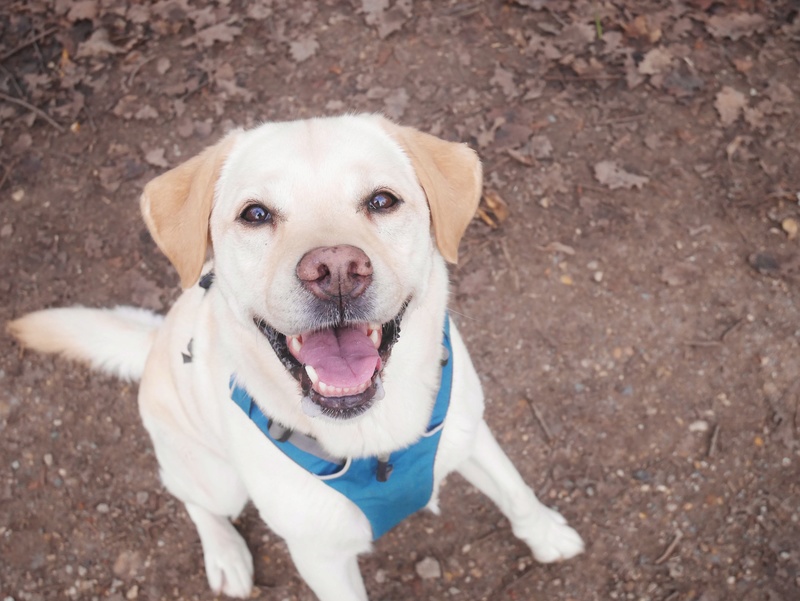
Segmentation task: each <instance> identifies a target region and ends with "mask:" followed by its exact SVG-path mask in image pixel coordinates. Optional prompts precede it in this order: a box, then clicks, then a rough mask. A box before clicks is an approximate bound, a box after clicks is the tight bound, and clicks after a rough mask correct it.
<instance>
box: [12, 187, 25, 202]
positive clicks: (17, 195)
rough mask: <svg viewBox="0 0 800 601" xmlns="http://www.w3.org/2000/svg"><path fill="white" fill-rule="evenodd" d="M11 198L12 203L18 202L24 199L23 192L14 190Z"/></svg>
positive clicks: (20, 189)
mask: <svg viewBox="0 0 800 601" xmlns="http://www.w3.org/2000/svg"><path fill="white" fill-rule="evenodd" d="M11 198H13V199H14V202H19V201H20V200H22V199H23V198H25V190H23V189H22V188H19V189H18V190H14V191H13V192H12V193H11Z"/></svg>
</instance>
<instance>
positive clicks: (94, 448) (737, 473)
mask: <svg viewBox="0 0 800 601" xmlns="http://www.w3.org/2000/svg"><path fill="white" fill-rule="evenodd" d="M798 8H800V6H799V5H798V3H797V2H791V1H773V2H768V1H766V0H727V1H714V0H685V1H683V2H682V1H679V0H647V1H642V2H634V1H633V0H628V1H626V0H601V1H589V0H551V1H547V0H516V1H506V2H503V1H500V0H491V1H490V0H486V1H484V2H470V1H468V0H461V1H456V0H447V1H441V2H440V1H433V0H427V1H423V0H418V1H416V2H414V1H413V0H363V1H358V0H351V1H350V2H348V1H335V0H327V1H323V2H311V1H305V2H289V1H288V0H258V1H254V2H245V1H244V0H217V1H216V2H203V1H201V0H194V1H193V0H163V1H158V2H151V1H149V0H142V2H136V3H133V2H131V3H128V2H124V1H122V0H80V1H75V2H71V1H68V0H55V1H54V2H53V1H50V0H6V1H5V2H4V3H3V7H2V8H0V124H1V125H2V128H1V129H0V164H1V165H2V171H1V172H0V257H2V260H0V298H2V303H0V322H5V321H6V320H8V319H10V318H13V317H15V316H18V315H20V314H22V313H24V312H26V311H29V310H34V309H40V308H43V307H50V306H61V305H70V304H74V303H81V304H86V305H91V306H106V305H113V304H117V303H128V304H138V305H142V306H146V307H150V308H153V309H157V310H159V311H163V310H166V309H167V308H168V307H169V305H170V303H171V302H172V301H173V300H174V298H175V297H176V295H177V288H178V286H177V278H176V275H175V273H174V272H173V270H172V269H171V267H170V266H169V264H168V263H167V261H166V260H165V259H164V258H163V257H162V256H161V255H160V254H159V253H158V251H157V250H156V248H155V246H154V244H153V242H152V241H151V240H150V238H149V235H148V234H147V232H146V229H145V227H144V225H143V223H142V221H141V219H140V217H139V212H138V202H137V201H138V196H139V193H140V192H141V189H142V187H143V185H144V183H145V182H146V181H147V180H148V179H150V178H151V177H153V176H155V175H156V174H158V173H160V172H162V171H164V170H165V169H166V168H167V167H170V166H173V165H176V164H178V163H180V162H181V161H182V160H184V159H186V158H187V157H189V156H191V155H192V154H193V153H195V152H198V151H199V150H200V149H202V148H203V147H204V146H205V145H207V144H209V143H211V142H212V141H214V140H215V139H217V138H218V137H219V136H220V135H221V134H222V133H223V132H225V131H226V130H227V129H229V128H231V127H233V126H234V125H244V126H247V125H252V124H255V123H258V122H260V121H263V120H273V119H281V120H284V119H290V118H298V117H308V116H313V115H325V114H337V113H341V112H346V111H379V112H383V113H385V114H387V115H389V116H391V117H393V118H395V119H398V120H400V121H401V122H403V123H405V124H408V125H414V126H416V127H419V128H421V129H424V130H426V131H430V132H432V133H435V134H437V135H440V136H442V137H445V138H449V139H454V140H461V141H464V142H468V143H470V144H471V145H473V147H475V148H476V149H477V150H478V151H479V152H480V155H481V157H482V159H483V161H484V166H485V172H486V195H485V199H484V205H483V212H482V213H481V215H480V217H479V218H476V220H475V222H474V223H473V225H472V226H471V228H470V229H469V231H468V232H467V235H466V238H465V240H464V242H463V243H462V257H463V260H462V262H461V263H460V264H459V265H458V267H457V268H455V269H454V270H453V297H452V302H451V307H452V310H453V313H454V314H455V315H456V318H457V320H458V323H459V324H460V325H461V327H462V330H463V331H464V332H465V334H466V336H465V337H466V342H467V344H468V346H469V347H470V349H471V351H472V353H473V358H474V360H475V363H476V366H477V367H478V370H479V372H481V374H482V377H483V383H484V386H485V390H486V393H487V396H488V406H487V415H488V420H489V423H490V424H491V426H492V428H493V430H494V431H495V432H496V434H497V436H498V438H499V440H500V441H501V443H502V445H503V446H504V448H505V449H506V450H507V452H508V453H509V455H510V456H511V457H512V458H513V460H514V461H515V463H516V464H517V466H518V467H519V468H520V470H521V472H522V473H523V475H524V476H525V478H526V479H527V481H528V482H529V483H531V484H532V485H533V486H534V488H535V489H536V490H537V492H538V494H539V495H540V497H541V498H543V499H545V500H546V502H547V503H548V504H550V505H552V506H554V507H557V508H558V509H559V510H560V511H561V512H562V513H563V514H564V515H565V516H567V518H568V519H569V520H570V521H571V523H572V525H573V526H575V528H576V529H577V530H578V531H579V532H580V533H581V534H582V536H583V537H584V538H585V540H586V542H587V550H586V553H585V555H583V556H581V557H579V558H577V559H575V560H571V561H569V562H565V563H563V564H557V565H548V566H543V565H538V564H536V563H534V562H533V561H532V559H531V558H530V557H529V555H528V553H527V550H526V548H525V547H524V545H523V544H521V543H520V542H518V541H517V540H516V539H515V538H514V537H513V535H512V533H511V531H510V528H509V525H508V523H507V522H506V520H505V519H504V518H502V516H501V514H500V513H499V512H498V510H497V509H496V508H495V507H494V506H492V505H491V503H490V502H489V501H488V500H487V499H485V498H484V497H482V496H481V495H480V494H478V493H477V492H476V491H475V490H474V489H472V488H471V487H470V486H469V485H467V484H466V483H465V482H464V481H463V480H462V479H460V478H459V477H457V476H454V477H452V478H451V479H449V480H448V483H447V485H446V486H445V487H444V490H443V494H442V499H441V506H442V508H443V515H442V516H441V517H436V516H433V515H429V514H418V515H416V516H414V517H412V518H411V519H409V520H407V521H406V522H404V523H403V524H401V525H400V526H399V527H398V528H396V529H395V530H394V531H392V532H391V533H389V534H388V535H386V536H385V537H384V538H382V539H381V540H379V541H378V542H377V544H376V545H375V552H374V553H373V554H372V555H369V556H366V557H364V558H363V560H362V568H363V572H364V574H365V578H366V583H367V588H368V590H369V593H370V595H371V598H372V599H374V600H384V601H400V600H407V599H412V598H413V599H426V600H427V599H430V600H442V599H456V600H463V601H472V600H480V599H487V600H492V601H493V600H506V599H510V600H514V599H517V600H529V599H538V600H542V601H543V600H564V601H566V600H573V601H591V600H608V599H620V600H631V601H634V600H636V601H640V600H643V601H644V600H647V601H650V600H652V601H723V600H742V601H756V600H764V601H779V600H780V601H792V600H797V599H800V524H798V520H800V444H799V442H800V438H799V437H800V418H799V417H798V399H799V398H800V380H798V375H800V352H798V343H799V342H800V320H799V319H798V318H800V309H798V305H797V302H796V300H795V298H796V295H797V291H798V283H799V282H798V278H800V254H798V240H799V239H798V237H797V235H798V223H800V207H798V201H800V161H798V155H799V153H800V141H798V140H799V138H800V127H799V125H800V104H799V101H798V99H799V98H800V60H799V59H798V57H800V16H798ZM135 397H136V388H135V386H133V385H128V384H123V383H120V382H118V381H116V380H113V379H111V378H106V377H104V376H98V375H95V374H92V373H90V372H89V371H88V370H86V369H84V368H83V367H80V366H76V365H72V364H69V363H68V362H66V361H63V360H54V359H52V358H47V357H41V356H35V355H32V354H26V353H22V352H21V351H20V349H19V348H18V346H17V345H16V344H14V343H13V342H12V341H11V340H10V339H9V338H8V337H7V336H6V335H5V334H3V335H2V336H1V337H0V459H2V461H0V599H3V600H5V601H11V600H16V601H35V600H45V599H47V600H49V599H87V600H88V599H115V600H122V599H129V600H130V599H137V598H138V599H147V600H155V599H209V598H211V597H212V595H211V594H210V593H209V592H208V589H207V585H206V580H205V575H204V572H203V567H202V556H201V550H200V544H199V540H198V537H197V535H196V532H195V530H194V528H193V526H192V525H191V523H190V521H189V519H188V516H187V515H186V513H185V511H184V509H183V507H182V506H181V505H180V504H179V503H178V502H176V501H175V500H173V499H172V498H171V497H170V496H169V495H168V494H166V492H165V491H164V490H163V488H162V487H161V486H160V484H159V481H158V478H157V472H156V462H155V459H154V456H153V453H152V451H151V448H150V442H149V440H148V437H147V435H146V433H145V432H144V430H143V428H142V426H141V424H140V422H139V418H138V412H137V409H136V399H135ZM239 527H240V529H241V530H242V531H243V532H244V533H245V535H246V537H247V539H248V541H249V543H250V546H251V548H252V549H253V550H254V557H255V560H256V585H257V590H256V591H255V593H254V598H258V599H269V600H275V601H283V600H310V599H312V598H313V596H312V594H311V593H310V591H309V590H308V589H307V588H306V586H305V585H304V584H303V582H302V581H301V580H300V578H299V577H298V575H297V574H296V572H295V571H294V569H293V567H292V566H291V562H290V560H289V558H288V555H287V552H286V548H285V546H284V545H283V544H282V542H281V541H280V540H278V539H277V537H276V536H274V535H273V534H271V533H270V532H269V531H268V529H267V528H266V527H265V526H264V525H263V524H262V523H261V522H260V521H259V519H258V516H257V515H256V513H255V512H254V511H253V510H252V509H248V510H247V511H246V512H245V514H244V515H243V516H242V518H241V519H240V521H239ZM423 562H424V563H423ZM430 565H434V567H437V565H438V568H439V573H438V574H437V572H436V570H435V569H434V570H432V571H428V572H426V571H424V570H422V569H421V568H422V567H423V566H430ZM423 576H424V577H423Z"/></svg>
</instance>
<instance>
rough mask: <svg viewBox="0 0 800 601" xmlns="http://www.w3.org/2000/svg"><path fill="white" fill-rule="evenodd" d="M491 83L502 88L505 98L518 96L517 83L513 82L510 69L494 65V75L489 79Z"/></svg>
mask: <svg viewBox="0 0 800 601" xmlns="http://www.w3.org/2000/svg"><path fill="white" fill-rule="evenodd" d="M489 83H490V84H493V85H495V86H497V87H499V88H500V89H501V90H503V94H505V95H506V98H515V97H517V96H519V89H518V88H517V84H515V83H514V74H513V73H512V72H511V71H507V70H506V69H503V67H501V66H500V65H497V66H495V68H494V75H492V78H491V79H490V80H489Z"/></svg>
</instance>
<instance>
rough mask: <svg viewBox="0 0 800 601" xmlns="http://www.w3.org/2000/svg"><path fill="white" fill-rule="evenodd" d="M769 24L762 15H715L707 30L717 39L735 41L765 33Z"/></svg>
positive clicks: (709, 21) (710, 20)
mask: <svg viewBox="0 0 800 601" xmlns="http://www.w3.org/2000/svg"><path fill="white" fill-rule="evenodd" d="M766 25H767V22H766V19H764V17H762V16H761V15H755V14H750V13H735V14H732V15H714V16H713V17H711V18H710V19H709V20H708V23H707V24H706V29H707V30H708V33H710V34H711V35H712V36H714V37H715V38H729V39H731V40H733V41H736V40H738V39H739V38H741V37H747V36H751V35H753V34H754V33H758V32H761V31H763V30H764V29H765V28H766Z"/></svg>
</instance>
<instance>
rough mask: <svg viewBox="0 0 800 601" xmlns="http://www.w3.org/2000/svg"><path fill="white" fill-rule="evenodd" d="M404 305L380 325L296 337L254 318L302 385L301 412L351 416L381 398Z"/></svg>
mask: <svg viewBox="0 0 800 601" xmlns="http://www.w3.org/2000/svg"><path fill="white" fill-rule="evenodd" d="M407 305H408V303H404V304H403V307H402V308H401V310H400V312H399V313H398V314H397V316H395V317H394V319H392V320H391V321H388V322H386V323H384V324H374V323H366V322H358V323H347V324H340V325H336V326H332V327H329V328H325V329H322V330H311V331H308V332H303V333H302V334H299V335H297V336H286V335H284V334H281V333H280V332H278V331H277V330H275V329H274V328H272V327H271V326H269V325H268V324H267V323H266V322H265V321H264V320H263V319H255V320H254V321H255V324H256V325H257V326H258V329H259V330H261V333H262V334H264V336H265V337H266V338H267V340H269V342H270V344H271V345H272V348H273V350H274V351H275V354H276V355H277V356H278V358H279V359H280V360H281V362H282V363H283V365H284V367H285V368H286V369H287V371H289V373H290V374H291V375H292V376H293V377H294V378H295V379H296V380H297V381H298V382H299V383H300V389H301V391H302V395H303V400H302V407H303V411H304V412H305V413H306V414H307V415H309V416H311V417H316V416H318V415H325V416H327V417H330V418H334V419H351V418H353V417H357V416H359V415H361V414H362V413H364V412H365V411H367V409H369V408H370V407H371V406H372V405H373V403H375V402H376V401H379V400H381V399H382V398H383V394H384V393H383V383H382V382H381V373H382V371H383V368H384V366H385V365H386V362H387V361H388V359H389V356H390V355H391V352H392V347H393V346H394V344H395V342H397V340H398V338H399V337H400V322H401V321H402V319H403V314H404V313H405V309H406V306H407Z"/></svg>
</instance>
